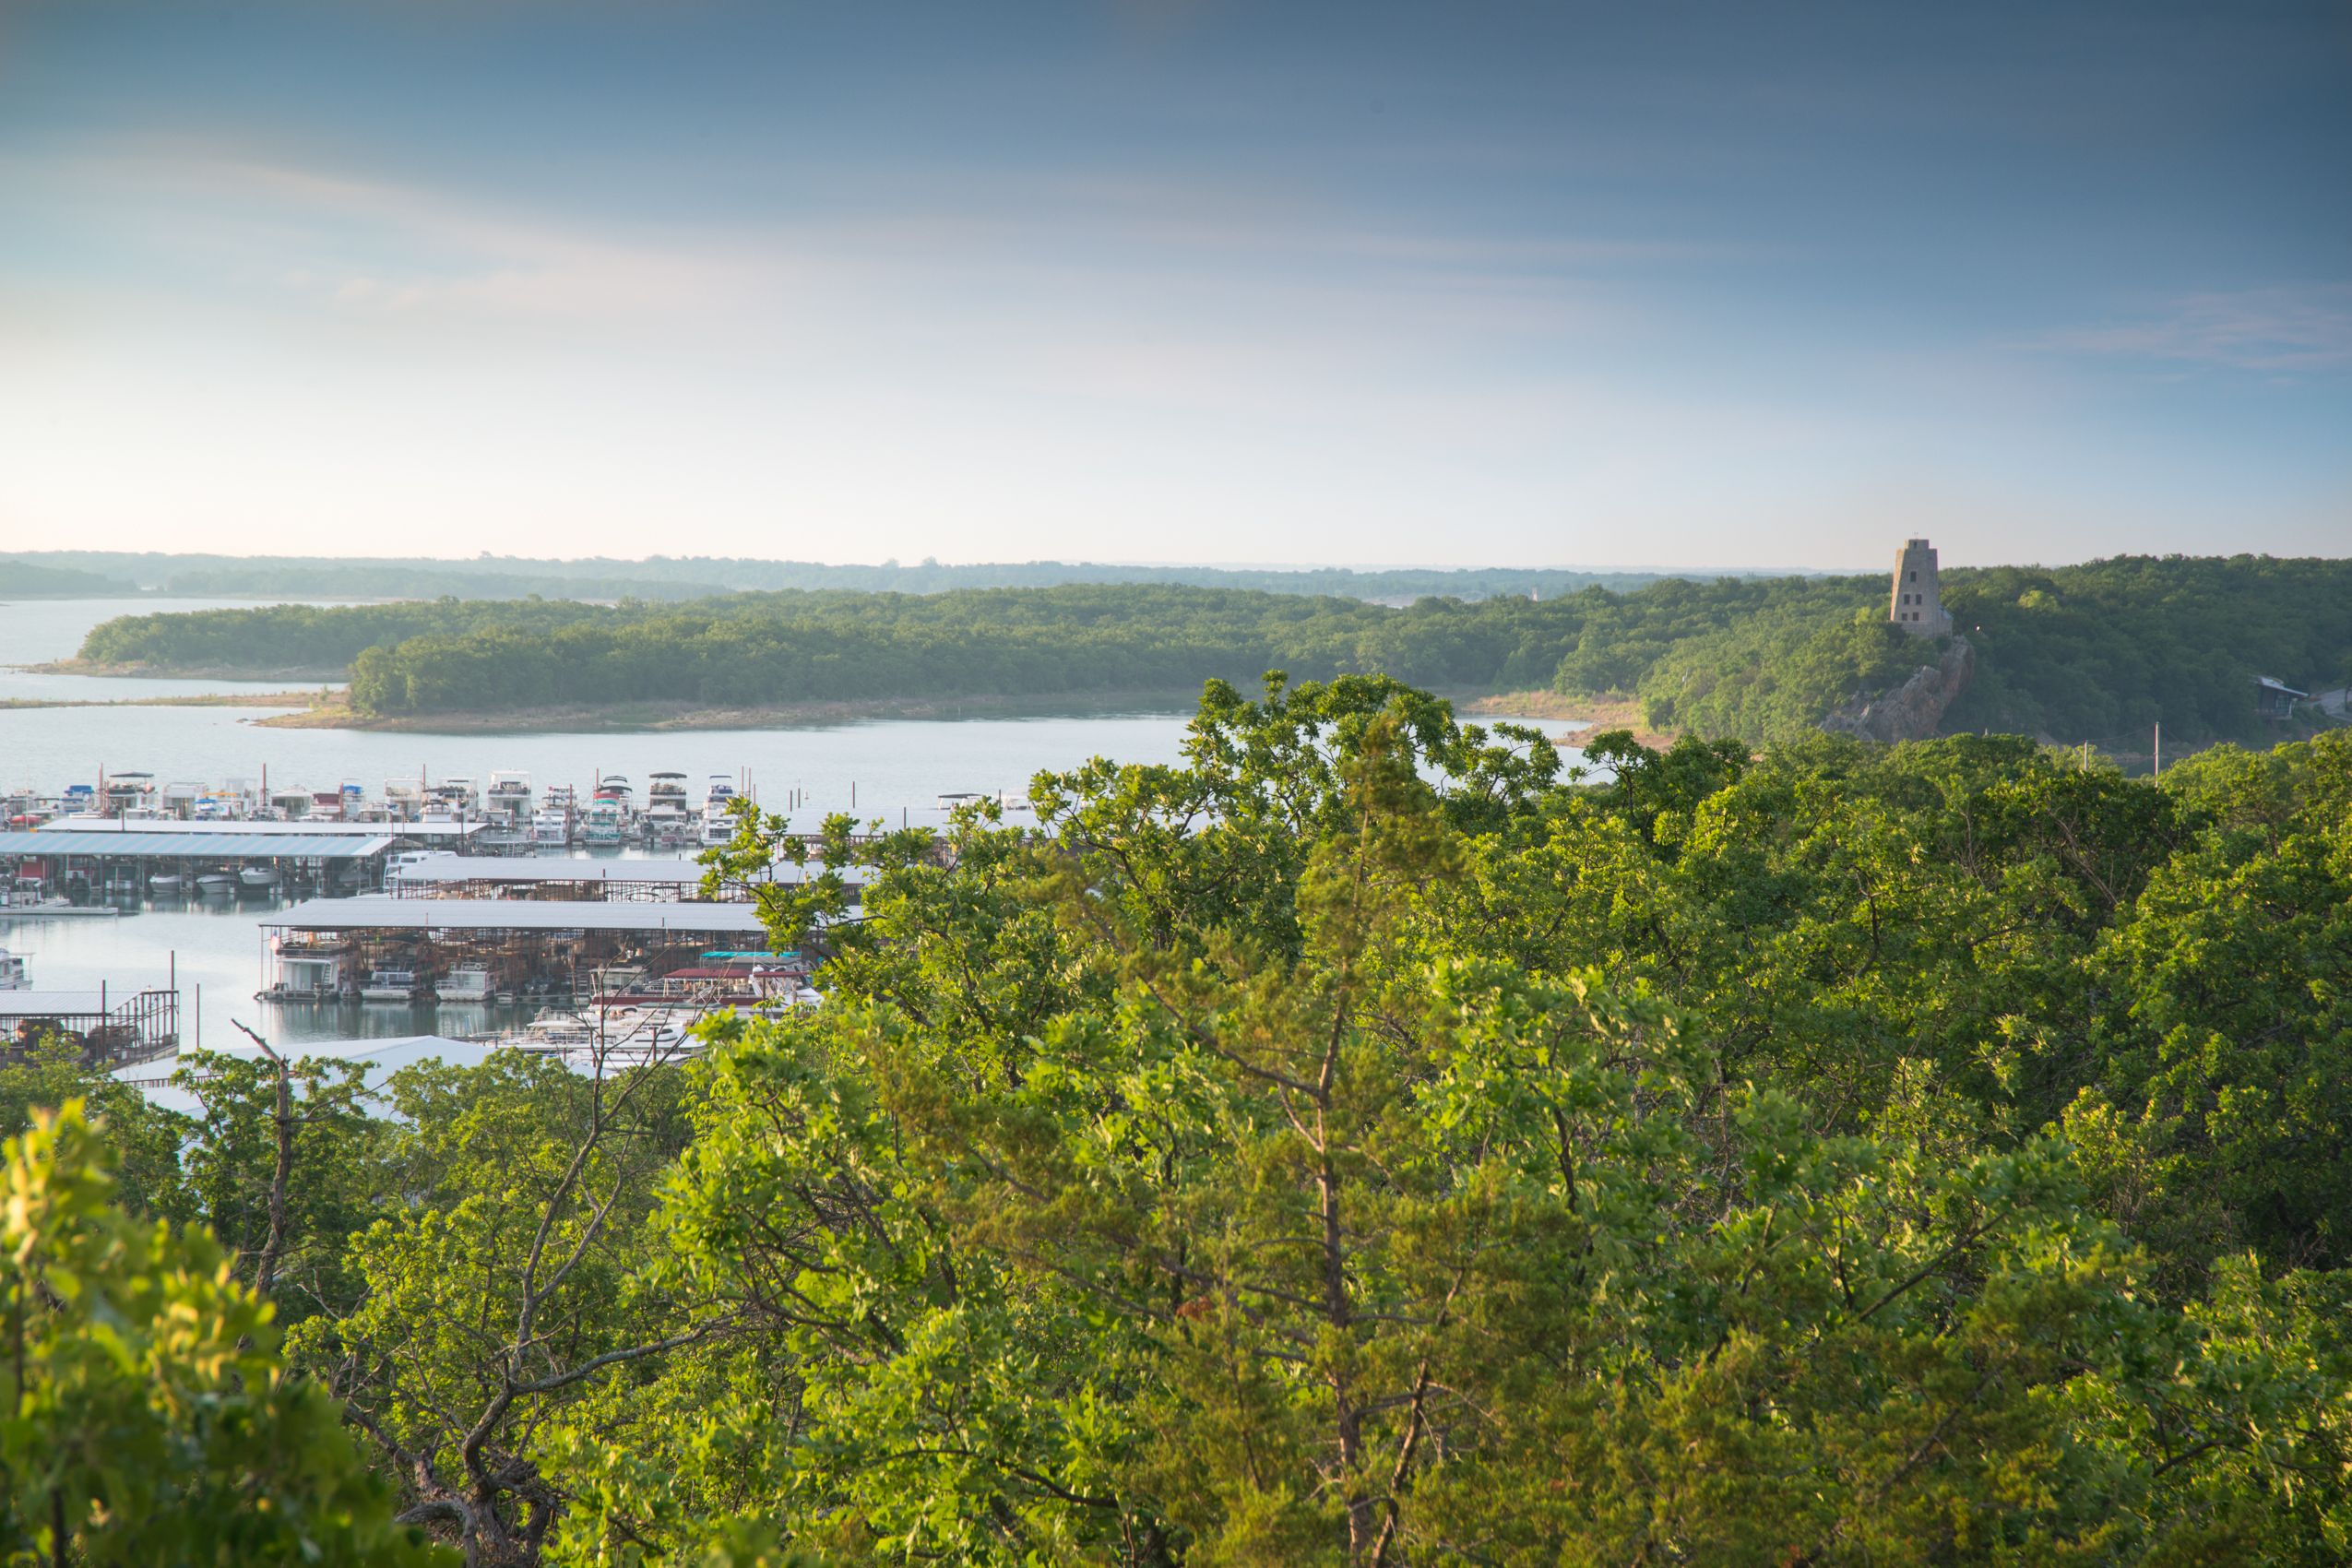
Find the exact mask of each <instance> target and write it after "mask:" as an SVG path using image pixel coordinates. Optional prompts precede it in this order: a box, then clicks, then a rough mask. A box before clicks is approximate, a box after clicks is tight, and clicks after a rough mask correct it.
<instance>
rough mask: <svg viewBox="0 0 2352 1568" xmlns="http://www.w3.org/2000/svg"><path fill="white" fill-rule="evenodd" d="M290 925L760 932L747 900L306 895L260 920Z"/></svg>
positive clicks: (298, 928)
mask: <svg viewBox="0 0 2352 1568" xmlns="http://www.w3.org/2000/svg"><path fill="white" fill-rule="evenodd" d="M260 923H261V924H262V925H264V926H267V927H269V928H271V929H273V930H290V931H638V932H663V931H675V932H696V933H702V932H728V933H741V934H742V935H746V936H749V935H765V934H766V932H765V930H764V928H763V927H762V926H761V925H760V923H759V911H758V909H755V908H754V906H752V905H750V904H709V903H701V902H689V901H686V900H683V899H682V900H680V901H678V902H675V903H664V904H645V903H614V902H610V901H607V900H604V899H600V898H394V897H384V896H380V895H378V896H371V897H364V898H312V899H309V900H306V901H305V902H303V903H300V904H297V905H295V906H294V907H293V908H292V909H281V910H279V911H278V912H277V913H275V914H272V915H268V916H266V917H264V918H263V920H262V921H261V922H260Z"/></svg>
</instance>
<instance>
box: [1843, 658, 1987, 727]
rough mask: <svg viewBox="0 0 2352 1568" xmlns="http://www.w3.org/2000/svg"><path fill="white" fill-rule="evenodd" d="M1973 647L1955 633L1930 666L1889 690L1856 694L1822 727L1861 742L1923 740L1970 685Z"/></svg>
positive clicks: (1972, 669) (1924, 667) (1940, 722)
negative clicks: (1857, 737)
mask: <svg viewBox="0 0 2352 1568" xmlns="http://www.w3.org/2000/svg"><path fill="white" fill-rule="evenodd" d="M1976 670H1977V650H1976V649H1975V648H1973V647H1969V646H1968V639H1967V638H1966V637H1954V638H1953V639H1952V643H1951V646H1950V647H1946V648H1945V649H1944V650H1943V657H1942V658H1941V659H1937V660H1936V661H1935V662H1934V663H1933V664H1922V665H1920V666H1919V667H1918V669H1917V670H1915V671H1912V673H1911V678H1910V679H1909V680H1907V681H1906V682H1904V683H1902V684H1901V685H1899V686H1897V687H1895V689H1894V690H1893V691H1889V692H1881V693H1880V694H1879V695H1877V696H1874V697H1859V698H1857V699H1856V700H1854V701H1853V702H1849V703H1847V705H1846V706H1845V707H1841V708H1839V709H1837V711H1836V712H1835V713H1832V714H1831V715H1830V716H1829V717H1828V718H1826V719H1823V720H1822V721H1821V727H1822V728H1823V729H1824V730H1829V731H1836V732H1838V733H1841V734H1847V735H1859V736H1860V737H1861V738H1862V739H1863V740H1865V741H1924V740H1926V739H1928V737H1930V735H1933V734H1934V733H1935V732H1936V727H1937V726H1938V725H1940V724H1942V722H1943V713H1944V709H1946V708H1948V707H1951V706H1952V705H1953V704H1954V702H1956V701H1958V700H1959V696H1960V694H1961V693H1962V692H1965V691H1966V690H1967V689H1968V677H1969V676H1971V675H1973V674H1975V673H1976Z"/></svg>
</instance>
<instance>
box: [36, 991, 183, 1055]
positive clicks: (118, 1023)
mask: <svg viewBox="0 0 2352 1568" xmlns="http://www.w3.org/2000/svg"><path fill="white" fill-rule="evenodd" d="M53 1035H55V1036H63V1037H64V1039H65V1041H66V1043H67V1044H69V1045H77V1046H79V1047H80V1048H81V1051H82V1057H83V1060H85V1061H87V1062H89V1063H94V1064H99V1065H109V1066H119V1065H121V1064H124V1063H132V1062H151V1061H153V1060H155V1059H156V1058H157V1057H160V1056H169V1055H171V1054H172V1052H173V1051H177V1050H179V1048H180V993H179V992H178V991H177V990H174V989H171V988H157V989H153V990H147V991H129V992H122V991H117V992H109V991H107V990H106V989H105V988H104V987H101V988H100V989H98V990H96V991H0V1052H6V1053H14V1052H16V1051H23V1050H25V1049H28V1048H29V1047H30V1046H31V1045H33V1044H34V1043H35V1042H37V1041H39V1040H41V1039H44V1038H47V1037H49V1036H53Z"/></svg>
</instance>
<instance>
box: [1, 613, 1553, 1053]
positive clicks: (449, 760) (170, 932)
mask: <svg viewBox="0 0 2352 1568" xmlns="http://www.w3.org/2000/svg"><path fill="white" fill-rule="evenodd" d="M222 602H235V603H244V602H250V601H242V600H241V601H220V600H138V601H137V602H136V604H116V603H110V602H103V601H98V600H46V601H39V600H36V601H30V602H26V603H20V604H0V664H9V665H15V664H30V663H37V662H42V661H45V660H48V659H60V658H65V657H66V656H69V655H71V654H72V653H73V652H74V651H75V649H76V648H77V647H79V646H80V644H81V639H82V636H83V634H84V633H86V632H87V631H88V630H89V628H90V627H91V626H93V625H95V624H97V623H99V622H100V621H102V620H104V619H106V618H107V617H109V616H110V615H113V614H118V613H121V612H124V611H125V610H128V609H136V610H137V611H139V612H148V611H160V610H175V609H176V610H194V609H205V608H210V607H212V606H213V605H215V604H218V603H222ZM282 685H283V683H261V685H260V688H259V689H262V690H273V689H277V688H278V687H280V686H282ZM236 689H239V683H234V682H221V681H148V680H122V679H113V678H109V677H102V676H79V677H77V676H58V675H36V674H32V673H30V672H26V671H0V696H17V697H35V696H48V697H71V698H81V697H84V696H95V697H97V698H99V699H101V700H104V699H109V698H114V697H128V696H146V695H193V694H196V693H201V692H208V691H212V692H217V691H229V690H236ZM268 711H270V710H268V709H257V708H248V707H119V708H101V707H81V708H74V707H59V708H19V709H14V710H0V786H5V787H8V788H17V787H30V788H33V789H37V790H43V791H47V792H54V791H57V790H62V789H63V788H64V787H65V785H67V784H69V783H77V782H95V780H96V779H97V777H98V775H99V772H100V769H101V767H102V768H103V769H105V770H106V771H107V772H108V773H110V774H119V773H124V772H129V771H132V770H135V769H136V770H141V771H145V772H148V773H152V774H153V775H154V776H155V777H156V778H157V780H158V781H159V782H161V781H166V780H172V779H187V780H192V781H198V782H206V783H220V782H222V781H225V780H227V779H230V778H245V779H256V780H257V779H259V778H261V777H262V775H263V771H264V769H267V776H268V778H269V782H270V784H271V786H272V787H273V788H281V787H286V786H299V787H303V788H308V789H315V790H328V789H333V788H336V787H337V786H339V785H340V784H342V783H345V782H347V781H348V782H350V783H356V784H360V785H362V786H364V787H365V789H366V790H367V792H368V793H369V794H371V795H374V794H378V793H381V791H382V790H383V788H384V785H385V783H386V780H389V779H414V778H420V777H422V778H429V779H441V778H472V779H473V780H475V782H476V783H477V784H478V785H479V784H484V783H486V782H487V781H488V779H489V776H490V774H491V772H492V771H493V769H499V768H518V769H522V770H524V771H527V772H528V773H529V774H530V776H531V782H532V784H533V786H534V788H536V789H538V790H545V788H546V787H547V786H548V785H550V784H570V785H573V786H575V787H576V788H577V789H578V790H579V791H580V794H581V797H582V798H583V799H585V798H586V797H587V793H588V786H589V785H590V784H591V782H592V781H593V780H594V779H595V778H598V777H600V776H608V777H609V776H612V775H614V774H618V775H621V776H623V777H624V778H628V779H629V780H630V781H631V782H632V783H633V784H635V785H636V788H637V790H638V792H639V794H640V795H642V793H643V791H644V789H645V785H646V776H647V774H648V773H650V772H653V771H655V770H658V769H674V770H676V771H679V772H682V773H684V774H686V775H687V777H688V780H689V784H688V788H689V790H691V791H692V793H693V794H694V796H695V798H696V799H697V800H699V798H700V795H701V793H702V788H703V781H704V779H705V778H706V777H707V776H708V775H712V774H720V775H724V776H726V777H727V778H730V779H735V778H742V777H748V779H749V781H750V783H751V785H752V786H753V788H754V790H755V791H756V793H757V794H758V797H759V799H760V802H761V803H762V804H763V805H765V806H766V807H768V808H769V809H771V810H778V809H783V808H785V807H786V806H787V805H788V804H790V802H792V801H793V800H794V799H795V798H796V797H797V800H798V802H799V804H798V806H797V808H796V809H794V810H793V811H792V813H791V814H792V815H793V817H794V819H795V820H796V821H797V822H800V823H802V824H803V825H806V826H814V825H815V824H816V823H817V822H818V821H819V820H820V819H821V818H822V817H823V816H824V814H826V813H828V812H833V811H849V810H850V809H852V795H853V792H854V797H855V809H856V811H857V812H858V814H860V815H861V816H880V817H883V818H885V820H888V819H890V818H893V817H895V816H896V815H897V814H898V813H899V811H900V810H901V809H902V808H910V807H912V808H920V807H925V806H930V805H932V803H933V802H935V800H936V798H937V797H938V796H939V795H941V794H943V793H945V792H949V791H967V790H969V791H991V792H992V791H996V790H1010V791H1012V792H1014V793H1016V794H1018V793H1020V792H1021V791H1022V790H1024V789H1025V788H1026V786H1027V784H1028V779H1029V778H1030V777H1031V776H1032V775H1033V774H1035V773H1037V772H1038V771H1039V770H1040V769H1047V768H1055V769H1059V768H1068V767H1074V766H1077V765H1079V764H1081V763H1084V762H1086V761H1087V760H1088V759H1089V758H1092V757H1098V756H1101V757H1109V758H1111V759H1113V760H1115V761H1119V762H1137V763H1172V762H1176V761H1178V760H1180V759H1181V756H1182V750H1181V748H1182V741H1183V734H1184V724H1185V720H1186V719H1187V718H1188V717H1189V716H1188V715H1187V714H1182V713H1172V712H1170V713H1099V712H1097V713H1063V714H1043V715H1038V716H1035V717H1025V718H1005V717H990V718H978V719H872V720H862V721H857V722H850V723H839V724H824V725H806V726H798V727H793V728H790V729H769V730H695V731H671V732H659V733H631V734H609V733H607V734H595V735H581V734H547V733H528V734H466V735H423V734H406V733H381V732H368V731H337V730H269V729H262V728H259V727H256V726H255V724H254V723H253V722H252V720H253V719H255V718H256V717H259V716H261V715H263V714H265V713H267V712H268ZM1546 727H1547V728H1549V729H1556V728H1557V725H1556V724H1552V725H1549V726H1546ZM1573 759H1574V758H1573V754H1572V760H1573ZM269 907H270V906H269V905H268V904H267V903H266V902H261V903H256V902H254V901H251V900H240V901H239V902H237V903H236V904H234V905H232V906H229V907H226V908H222V909H207V908H205V907H202V906H200V905H197V906H190V905H185V904H177V903H172V904H163V905H158V904H154V903H151V902H150V903H146V904H143V905H142V906H140V907H139V908H138V909H137V912H136V913H132V914H126V915H125V916H123V917H122V918H120V919H115V920H106V919H84V920H65V921H0V946H6V947H7V948H8V949H10V950H11V951H13V952H15V953H18V954H19V955H21V956H25V957H26V958H27V959H28V961H29V963H30V968H31V972H32V981H33V984H34V985H36V986H38V987H41V988H42V989H44V990H47V989H52V988H55V989H77V990H78V989H89V990H95V989H96V988H97V987H98V985H99V984H100V982H101V981H103V982H105V983H106V984H107V985H108V986H110V987H113V988H117V989H123V990H134V989H137V988H138V987H141V986H148V985H160V984H162V983H164V980H165V977H166V976H167V974H169V973H171V972H172V969H173V967H174V965H175V964H176V968H177V978H178V980H179V982H180V985H181V989H182V993H183V1007H184V1016H183V1023H182V1035H183V1038H184V1039H187V1040H189V1041H191V1042H193V1041H194V1039H196V1035H197V1033H198V1031H199V1030H200V1031H201V1034H202V1038H203V1039H204V1041H205V1043H206V1044H208V1045H217V1044H223V1043H228V1042H230V1041H231V1040H232V1038H235V1039H242V1038H243V1037H241V1036H234V1031H233V1030H232V1028H230V1019H231V1018H232V1017H235V1018H240V1019H243V1020H244V1021H245V1022H247V1023H249V1024H252V1025H254V1026H255V1028H260V1029H261V1030H262V1032H263V1033H265V1034H268V1035H271V1036H272V1038H273V1039H287V1040H303V1039H347V1038H355V1037H359V1036H381V1035H399V1034H415V1033H443V1034H447V1033H476V1032H480V1031H481V1030H482V1029H483V1028H488V1027H491V1026H493V1025H504V1024H505V1023H508V1022H513V1021H519V1020H517V1019H515V1018H513V1017H512V1016H493V1012H492V1010H490V1009H487V1008H484V1007H481V1006H464V1005H457V1004H452V1005H446V1006H443V1007H441V1008H440V1009H439V1010H438V1011H437V1013H436V1012H435V1011H434V1009H432V1008H430V1007H427V1008H419V1009H416V1010H414V1011H413V1012H412V1011H411V1010H410V1009H409V1008H407V1007H386V1006H381V1005H368V1006H352V1007H348V1008H331V1007H329V1008H321V1007H318V1006H316V1005H315V1004H303V1005H300V1006H284V1007H280V1006H274V1005H267V1004H261V1003H257V1002H255V1001H254V1000H253V994H254V992H255V991H257V990H259V989H260V988H261V987H262V986H263V985H264V984H266V983H267V978H268V977H267V962H266V959H267V954H266V950H265V948H264V938H263V933H262V931H261V928H260V924H259V921H260V918H261V916H262V914H263V913H264V912H266V910H267V909H268V908H269ZM198 986H200V987H201V988H202V997H203V1005H202V1008H201V1022H200V1023H198V1022H197V1021H196V1018H195V1017H193V1016H189V1015H190V1014H192V1013H194V1012H196V1009H195V1008H194V1002H195V995H196V987H198Z"/></svg>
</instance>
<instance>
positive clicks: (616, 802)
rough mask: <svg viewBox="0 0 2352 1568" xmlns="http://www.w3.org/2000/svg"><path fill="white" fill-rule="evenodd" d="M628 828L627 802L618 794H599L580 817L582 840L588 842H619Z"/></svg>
mask: <svg viewBox="0 0 2352 1568" xmlns="http://www.w3.org/2000/svg"><path fill="white" fill-rule="evenodd" d="M628 830H629V808H628V805H627V802H624V801H623V800H621V799H620V798H619V797H618V796H616V795H599V796H598V797H597V798H596V799H595V800H593V801H590V802H588V814H587V815H586V816H584V817H582V818H581V819H580V840H581V842H583V843H586V844H618V843H620V842H621V840H622V838H623V837H624V836H626V834H627V833H628Z"/></svg>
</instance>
